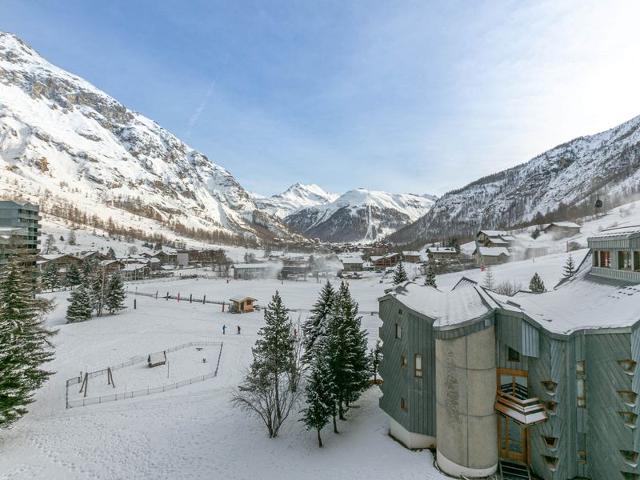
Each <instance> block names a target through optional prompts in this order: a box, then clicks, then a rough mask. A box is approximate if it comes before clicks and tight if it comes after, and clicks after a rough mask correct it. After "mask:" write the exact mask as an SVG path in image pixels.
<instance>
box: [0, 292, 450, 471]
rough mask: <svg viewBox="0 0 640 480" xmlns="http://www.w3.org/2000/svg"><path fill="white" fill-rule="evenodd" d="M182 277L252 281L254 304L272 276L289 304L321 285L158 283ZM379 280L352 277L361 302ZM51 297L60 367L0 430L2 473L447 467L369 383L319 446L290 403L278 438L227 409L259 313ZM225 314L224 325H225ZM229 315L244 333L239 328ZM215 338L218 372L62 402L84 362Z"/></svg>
mask: <svg viewBox="0 0 640 480" xmlns="http://www.w3.org/2000/svg"><path fill="white" fill-rule="evenodd" d="M187 282H192V284H191V285H189V284H187ZM187 286H193V287H194V288H193V290H194V292H193V293H194V294H195V293H196V291H195V287H196V286H198V287H200V288H201V289H202V290H203V291H204V290H206V291H208V292H211V293H210V295H212V296H217V295H219V296H223V297H225V298H228V297H229V296H230V295H232V294H233V293H236V291H237V290H240V291H244V290H245V289H246V291H247V294H252V293H253V291H254V290H256V292H257V293H256V294H255V296H258V297H259V298H260V300H261V303H262V304H266V301H268V295H270V293H271V292H273V291H274V290H275V289H276V288H279V289H280V290H281V292H282V294H283V297H284V299H285V301H287V302H289V304H290V306H291V307H295V308H308V307H309V306H310V305H311V304H312V303H313V301H314V300H315V294H316V292H317V290H318V288H319V285H317V284H315V283H311V282H310V283H286V282H285V284H284V285H282V284H280V283H279V282H276V281H261V282H257V281H256V282H231V283H230V284H226V282H224V281H219V280H218V281H216V280H197V281H196V280H190V281H175V282H162V284H161V285H157V287H158V288H160V289H165V291H166V290H167V289H168V288H169V287H172V288H169V289H170V290H174V289H175V290H177V289H183V291H186V290H184V289H185V288H186V287H187ZM383 287H384V286H383V285H381V284H380V283H378V281H377V280H376V281H375V282H374V281H367V282H365V283H361V284H355V282H354V285H353V291H354V295H355V296H356V298H357V299H358V300H359V301H360V302H361V304H362V308H363V309H372V308H374V307H376V301H375V299H376V297H377V296H379V295H380V294H381V293H382V289H383ZM138 288H139V289H140V290H141V291H146V290H151V289H153V290H154V291H155V289H156V285H153V284H147V285H146V288H143V284H139V285H138ZM54 298H55V300H56V303H57V308H56V310H55V311H54V312H53V313H52V314H51V315H50V317H49V323H50V324H51V325H52V326H55V327H56V328H58V329H59V333H58V335H57V336H56V338H55V343H56V360H55V361H54V362H53V363H52V364H51V368H52V369H53V370H55V371H56V374H55V376H53V377H52V378H51V380H50V381H49V382H48V383H47V385H46V386H45V387H44V388H43V389H42V390H41V391H40V392H39V393H38V396H37V402H36V403H35V404H33V405H32V406H31V412H30V413H29V414H28V415H27V416H26V417H25V418H24V419H23V420H22V421H20V422H19V423H18V424H17V425H16V426H15V427H14V428H13V429H11V430H9V431H5V432H2V433H0V479H2V480H9V479H49V480H63V479H64V480H67V479H69V480H71V479H125V478H127V479H164V478H167V479H183V478H184V479H205V478H212V479H214V478H224V479H263V478H264V479H271V478H279V479H288V478H290V479H299V478H305V479H314V478H318V479H320V478H322V479H326V478H349V479H360V478H362V479H365V478H366V479H372V478H382V477H391V476H393V477H394V478H403V479H414V478H415V479H418V478H420V479H425V478H426V479H439V478H443V477H442V476H441V475H440V474H439V473H437V472H436V471H435V470H434V468H433V465H432V462H433V458H432V455H431V453H430V452H428V451H423V452H411V451H409V450H406V449H405V448H403V447H402V446H400V445H399V444H398V443H396V442H395V441H393V440H392V439H391V438H390V437H389V436H388V435H387V426H386V419H385V416H384V414H383V413H382V411H381V410H380V409H379V408H378V405H377V402H378V397H379V395H380V392H379V390H378V389H372V390H370V391H369V392H367V394H366V395H365V396H364V397H363V398H362V400H361V401H360V402H359V404H358V408H354V409H352V410H351V412H350V414H349V417H350V419H349V421H348V422H341V424H340V428H341V430H342V431H341V434H340V435H334V434H333V433H332V432H331V431H330V429H328V428H327V429H326V431H325V432H324V440H325V447H324V448H323V449H319V448H318V447H317V445H316V439H315V435H314V434H313V433H311V432H306V431H304V430H303V426H302V424H301V423H300V422H298V421H297V415H296V418H292V419H291V420H290V421H289V422H288V423H287V424H286V426H285V428H284V430H283V431H282V433H281V436H280V437H279V438H278V439H275V440H270V439H268V438H267V437H266V436H265V430H264V428H263V427H261V425H260V424H259V423H258V421H257V420H256V419H255V418H252V417H248V416H247V415H246V414H244V413H243V412H240V411H238V410H236V409H234V408H233V407H232V406H231V404H230V396H231V391H232V389H233V388H234V387H235V386H236V385H237V384H238V382H239V381H240V379H241V377H242V375H243V370H244V368H245V367H246V366H247V365H248V362H249V361H250V357H251V346H252V345H253V343H254V341H255V339H256V332H257V330H258V328H260V326H261V325H262V314H261V313H253V314H246V315H231V314H228V313H222V312H221V311H220V307H218V306H216V305H201V304H192V305H189V304H188V303H183V302H181V303H177V302H176V301H175V300H173V301H164V300H155V299H152V298H148V297H141V296H139V297H137V300H138V309H137V310H135V311H134V310H133V309H132V308H131V306H132V303H133V297H129V298H128V300H127V304H128V306H129V308H128V309H127V311H126V312H124V313H122V314H120V315H117V316H113V317H102V318H94V319H92V320H91V321H89V322H85V323H82V324H75V325H65V324H64V312H65V308H66V300H65V298H66V295H65V294H56V295H54ZM212 298H214V297H212ZM364 322H365V325H366V327H367V328H368V329H369V331H370V336H371V337H372V340H374V339H375V338H376V335H377V328H378V326H379V319H378V317H377V316H371V315H367V316H365V317H364ZM223 323H226V325H227V326H228V327H231V328H230V330H231V331H232V334H229V331H228V332H227V333H228V334H227V335H225V336H223V335H222V331H221V327H222V325H223ZM237 324H240V325H241V327H242V334H241V335H236V334H235V327H236V325H237ZM220 340H222V341H224V348H223V353H222V359H221V364H220V372H219V375H218V377H216V378H213V379H209V380H206V381H204V382H202V383H197V384H194V385H191V386H187V387H183V388H181V389H178V390H174V391H171V392H166V393H160V394H156V395H150V396H144V397H140V398H134V399H130V400H123V401H117V402H111V403H105V404H101V405H93V406H89V407H79V408H73V409H69V410H65V388H64V385H65V379H67V378H70V377H72V376H74V375H78V373H79V372H80V371H81V370H82V371H85V370H95V369H98V368H102V367H105V366H107V365H112V364H115V363H119V362H122V361H125V360H127V359H128V358H130V357H133V356H136V355H145V354H147V353H149V352H155V351H158V350H163V349H164V348H168V347H171V346H174V345H178V344H181V343H186V342H191V341H220ZM205 354H206V353H203V355H205ZM185 361H186V360H185ZM211 365H213V364H211ZM193 366H194V372H195V374H196V375H199V374H200V373H201V372H202V368H203V367H202V365H198V363H197V361H196V362H194V363H193ZM157 368H159V369H164V368H166V367H157ZM184 368H185V366H184V365H182V366H181V369H184ZM127 370H130V371H127ZM165 371H166V370H165ZM132 372H133V375H132ZM141 373H142V374H144V371H143V372H141V371H140V369H135V368H133V369H123V370H120V371H118V370H117V371H115V372H114V380H115V382H116V384H117V386H118V390H120V389H123V388H126V386H127V384H128V383H129V382H131V383H132V384H135V388H138V387H139V386H140V382H141V379H140V374H141ZM150 373H151V372H150ZM187 374H188V372H187V373H185V374H184V375H187ZM130 375H132V376H130ZM172 377H174V375H172ZM175 380H176V379H175V378H170V379H165V378H164V377H163V376H162V375H160V376H159V375H157V371H156V372H154V374H152V375H149V382H150V386H157V385H159V384H162V382H163V381H166V382H167V383H170V382H174V381H175ZM104 383H106V377H97V378H95V379H92V380H90V383H89V395H88V396H89V397H91V396H94V395H98V394H103V393H108V389H107V388H106V386H105V385H102V384H104ZM78 387H79V386H77V385H76V386H74V387H73V388H78ZM74 397H75V398H77V394H76V395H74Z"/></svg>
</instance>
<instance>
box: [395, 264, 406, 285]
mask: <svg viewBox="0 0 640 480" xmlns="http://www.w3.org/2000/svg"><path fill="white" fill-rule="evenodd" d="M407 280H409V277H407V272H406V271H405V269H404V265H402V262H400V263H398V266H397V267H396V271H395V272H394V274H393V284H394V285H400V284H401V283H404V282H406V281H407Z"/></svg>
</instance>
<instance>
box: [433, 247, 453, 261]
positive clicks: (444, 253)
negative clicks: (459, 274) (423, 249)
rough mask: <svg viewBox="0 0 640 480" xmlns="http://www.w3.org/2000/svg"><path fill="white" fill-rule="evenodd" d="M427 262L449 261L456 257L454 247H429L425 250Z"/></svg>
mask: <svg viewBox="0 0 640 480" xmlns="http://www.w3.org/2000/svg"><path fill="white" fill-rule="evenodd" d="M427 256H428V257H429V260H449V259H453V258H456V257H457V256H458V251H457V250H456V249H455V248H454V247H429V248H427Z"/></svg>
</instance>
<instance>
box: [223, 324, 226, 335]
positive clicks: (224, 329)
mask: <svg viewBox="0 0 640 480" xmlns="http://www.w3.org/2000/svg"><path fill="white" fill-rule="evenodd" d="M222 334H223V335H226V334H227V326H226V325H222Z"/></svg>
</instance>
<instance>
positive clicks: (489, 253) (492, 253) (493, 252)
mask: <svg viewBox="0 0 640 480" xmlns="http://www.w3.org/2000/svg"><path fill="white" fill-rule="evenodd" d="M478 251H479V253H480V255H482V256H483V257H499V256H500V255H506V256H507V257H508V256H510V255H511V254H510V253H509V250H507V248H506V247H478Z"/></svg>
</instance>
